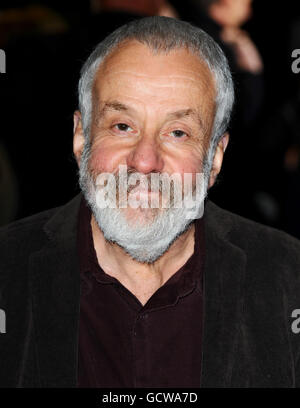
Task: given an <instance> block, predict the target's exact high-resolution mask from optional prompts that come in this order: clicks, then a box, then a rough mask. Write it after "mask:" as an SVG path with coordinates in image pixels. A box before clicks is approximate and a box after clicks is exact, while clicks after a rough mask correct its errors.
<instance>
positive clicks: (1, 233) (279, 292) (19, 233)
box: [0, 194, 300, 387]
mask: <svg viewBox="0 0 300 408" xmlns="http://www.w3.org/2000/svg"><path fill="white" fill-rule="evenodd" d="M80 200H81V195H80V194H79V195H78V196H76V197H75V198H74V199H73V200H72V201H70V202H69V203H68V204H66V205H65V206H62V207H58V208H55V209H51V210H48V211H45V212H42V213H40V214H37V215H34V216H31V217H28V218H25V219H22V220H20V221H17V222H14V223H12V224H10V225H8V226H6V227H3V228H2V229H0V309H2V310H3V311H4V312H5V315H6V332H5V333H0V387H76V386H77V362H78V328H79V327H78V324H79V311H80V274H79V265H78V254H77V247H76V240H77V219H78V210H79V204H80ZM204 225H205V245H206V256H205V265H204V314H203V330H204V332H203V344H202V351H203V352H202V373H201V386H202V387H300V333H298V334H297V333H295V330H294V331H293V330H292V323H293V321H295V317H292V313H293V311H294V310H297V309H300V242H299V241H298V240H296V239H294V238H292V237H290V236H289V235H287V234H285V233H283V232H280V231H277V230H275V229H272V228H269V227H265V226H262V225H260V224H257V223H255V222H253V221H249V220H247V219H244V218H242V217H240V216H237V215H234V214H232V213H230V212H228V211H225V210H223V209H221V208H219V207H218V206H216V205H215V204H213V203H212V202H211V201H209V200H207V202H206V205H205V211H204ZM108 312H109V310H108ZM294 326H295V322H294ZM299 327H300V323H299ZM104 375H105V374H104Z"/></svg>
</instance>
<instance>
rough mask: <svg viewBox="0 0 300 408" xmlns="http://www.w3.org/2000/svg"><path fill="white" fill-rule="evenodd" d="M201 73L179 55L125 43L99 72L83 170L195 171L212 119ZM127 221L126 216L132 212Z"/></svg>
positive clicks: (208, 78) (208, 87) (210, 84)
mask: <svg viewBox="0 0 300 408" xmlns="http://www.w3.org/2000/svg"><path fill="white" fill-rule="evenodd" d="M214 90H215V86H214V81H213V78H212V75H211V73H210V71H209V69H208V68H207V67H206V65H205V64H204V63H202V62H201V61H200V60H199V58H197V57H195V56H193V55H191V54H190V53H189V52H188V51H186V50H183V49H181V50H175V51H172V52H171V53H169V54H168V55H163V54H158V55H153V52H152V51H151V50H150V49H149V48H148V47H147V46H145V45H142V44H140V43H138V42H130V43H128V44H127V45H125V46H123V47H122V48H121V49H118V50H117V51H115V52H114V53H113V54H111V55H110V56H109V57H108V58H107V60H106V61H105V63H104V64H103V65H102V66H101V67H100V69H99V71H98V73H97V77H96V81H95V85H94V89H93V114H92V125H91V144H92V150H91V157H90V170H91V171H92V172H93V174H94V176H95V175H97V174H99V173H102V172H112V173H115V172H117V170H118V166H119V165H120V164H124V165H127V167H128V168H129V169H131V170H132V171H136V172H140V173H143V174H150V173H156V172H159V173H163V172H166V173H167V174H173V173H179V174H180V175H183V174H184V173H192V174H195V173H196V172H201V171H202V161H203V159H204V155H205V152H206V149H207V147H208V142H209V137H210V133H211V128H212V124H213V117H214V107H215V104H214V100H215V91H214ZM126 211H127V215H128V217H130V216H134V212H135V213H136V211H133V210H132V209H130V208H128V209H127V210H126Z"/></svg>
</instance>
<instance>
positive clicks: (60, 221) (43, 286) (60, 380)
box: [29, 194, 246, 387]
mask: <svg viewBox="0 0 300 408" xmlns="http://www.w3.org/2000/svg"><path fill="white" fill-rule="evenodd" d="M80 200H81V194H79V195H77V196H76V197H75V198H74V199H73V200H72V201H70V202H69V203H68V204H67V205H65V206H63V207H61V208H60V209H59V210H58V211H57V212H56V213H55V215H54V216H53V217H52V218H51V219H50V220H49V221H48V222H47V223H46V224H45V225H44V231H45V234H46V236H47V240H46V242H45V243H44V245H43V247H42V249H41V250H39V251H37V252H35V253H33V254H32V255H31V257H30V261H29V268H30V274H31V282H32V283H31V290H32V299H33V318H34V325H35V336H36V353H37V358H38V366H39V377H40V378H39V379H40V385H41V387H76V383H77V354H78V331H79V311H80V274H79V260H78V255H77V250H76V242H77V219H78V211H79V206H80ZM204 222H205V245H206V256H205V265H204V282H203V283H204V313H203V330H204V331H203V345H202V350H203V361H202V374H201V386H202V387H210V386H217V387H218V386H219V387H228V386H230V380H231V373H232V368H233V362H234V355H235V350H236V346H237V336H238V332H239V322H240V319H241V311H242V302H243V298H244V296H243V279H244V271H245V264H246V255H245V252H244V251H243V250H241V249H240V248H239V247H238V246H237V245H235V244H233V243H232V242H231V237H230V234H231V231H232V219H231V216H230V215H229V213H227V212H226V211H224V210H222V209H220V208H219V207H217V206H216V205H215V204H213V203H212V202H210V201H209V200H208V201H207V203H206V206H205V213H204Z"/></svg>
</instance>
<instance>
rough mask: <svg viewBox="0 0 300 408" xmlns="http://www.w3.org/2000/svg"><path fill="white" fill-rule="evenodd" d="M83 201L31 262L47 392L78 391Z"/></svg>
mask: <svg viewBox="0 0 300 408" xmlns="http://www.w3.org/2000/svg"><path fill="white" fill-rule="evenodd" d="M80 199H81V196H80V195H78V196H77V197H75V198H74V199H73V200H72V201H71V202H70V203H68V204H67V205H66V206H64V207H62V209H61V210H60V211H58V212H57V213H56V214H55V216H54V217H53V218H51V219H50V221H48V222H47V224H46V225H45V227H44V230H45V233H46V235H47V241H46V243H45V244H44V246H43V248H42V249H41V250H40V251H38V252H35V253H33V254H32V256H31V258H30V264H29V268H30V273H31V282H32V287H31V290H32V299H33V305H32V307H33V319H34V327H35V338H36V353H37V359H38V367H39V377H40V385H41V387H73V386H76V381H77V353H78V350H77V349H78V344H77V343H78V322H79V299H80V275H79V267H78V257H77V250H76V243H77V242H76V239H77V214H78V210H79V204H80Z"/></svg>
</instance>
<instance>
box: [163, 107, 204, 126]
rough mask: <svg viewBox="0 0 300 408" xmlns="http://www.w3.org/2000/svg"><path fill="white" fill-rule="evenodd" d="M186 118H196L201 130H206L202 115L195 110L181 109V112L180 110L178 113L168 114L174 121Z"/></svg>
mask: <svg viewBox="0 0 300 408" xmlns="http://www.w3.org/2000/svg"><path fill="white" fill-rule="evenodd" d="M186 116H189V117H192V118H194V119H195V120H196V122H198V123H199V124H200V126H201V128H202V129H203V130H204V129H205V127H204V123H203V120H202V118H201V116H200V114H199V113H198V112H197V111H196V110H195V109H191V108H188V109H181V110H178V111H176V112H171V113H168V115H167V117H168V118H169V119H173V118H174V119H182V118H184V117H186Z"/></svg>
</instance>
